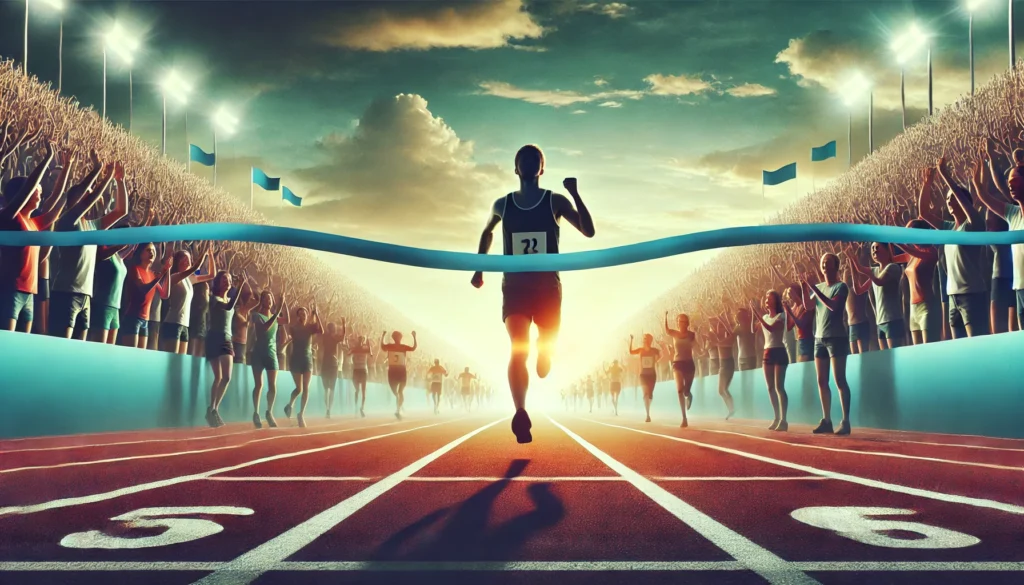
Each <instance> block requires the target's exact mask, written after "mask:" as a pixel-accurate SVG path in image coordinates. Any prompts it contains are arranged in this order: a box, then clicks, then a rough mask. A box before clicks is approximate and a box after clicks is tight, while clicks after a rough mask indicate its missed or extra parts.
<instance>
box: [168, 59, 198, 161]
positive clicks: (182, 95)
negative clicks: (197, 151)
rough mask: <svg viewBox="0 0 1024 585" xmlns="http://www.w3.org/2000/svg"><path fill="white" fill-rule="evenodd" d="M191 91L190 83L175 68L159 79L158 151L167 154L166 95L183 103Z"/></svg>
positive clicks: (186, 136)
mask: <svg viewBox="0 0 1024 585" xmlns="http://www.w3.org/2000/svg"><path fill="white" fill-rule="evenodd" d="M191 92H192V85H191V84H190V83H188V82H187V81H185V80H184V79H183V78H182V76H181V74H180V73H178V71H177V70H175V69H171V70H169V71H167V73H165V74H164V78H163V79H162V80H161V81H160V94H161V96H162V100H161V101H162V102H163V123H162V125H161V135H160V153H161V154H163V155H166V154H167V96H168V95H170V96H171V97H172V98H174V100H175V101H177V102H178V103H180V104H182V105H185V104H187V103H188V94H189V93H191ZM185 138H186V141H187V139H188V129H187V122H186V130H185Z"/></svg>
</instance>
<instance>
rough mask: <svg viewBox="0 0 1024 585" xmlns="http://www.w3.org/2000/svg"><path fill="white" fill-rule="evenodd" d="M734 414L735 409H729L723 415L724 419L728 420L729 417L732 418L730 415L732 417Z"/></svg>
mask: <svg viewBox="0 0 1024 585" xmlns="http://www.w3.org/2000/svg"><path fill="white" fill-rule="evenodd" d="M735 414H736V411H735V410H730V411H729V414H727V415H725V420H729V419H730V418H732V417H733V416H734V415H735Z"/></svg>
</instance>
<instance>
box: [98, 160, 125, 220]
mask: <svg viewBox="0 0 1024 585" xmlns="http://www.w3.org/2000/svg"><path fill="white" fill-rule="evenodd" d="M112 176H113V178H114V180H116V181H117V184H116V193H115V195H114V209H112V210H111V211H110V213H108V214H106V215H104V216H103V219H101V220H100V229H101V230H108V229H110V228H111V227H113V226H114V224H116V223H117V222H119V221H121V220H122V219H124V217H125V216H126V215H128V190H127V189H125V186H124V167H123V166H122V165H121V163H114V173H113V175H112ZM109 184H110V183H109V181H108V183H107V185H109ZM104 190H105V189H104Z"/></svg>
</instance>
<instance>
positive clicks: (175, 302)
mask: <svg viewBox="0 0 1024 585" xmlns="http://www.w3.org/2000/svg"><path fill="white" fill-rule="evenodd" d="M192 294H193V292H192V281H191V280H189V279H187V278H185V279H182V280H181V282H178V283H177V284H172V285H171V294H170V296H169V297H168V299H167V316H166V317H164V323H170V324H172V325H181V326H182V327H188V326H189V323H190V319H189V317H190V314H189V313H190V310H191V308H192Z"/></svg>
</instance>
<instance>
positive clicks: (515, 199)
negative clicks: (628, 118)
mask: <svg viewBox="0 0 1024 585" xmlns="http://www.w3.org/2000/svg"><path fill="white" fill-rule="evenodd" d="M515 169H516V174H517V175H518V176H519V190H518V191H515V192H513V193H509V194H508V195H506V196H505V197H502V198H501V199H498V200H497V201H495V202H494V205H493V206H492V207H491V212H490V217H489V218H488V220H487V224H486V226H485V227H484V230H483V233H482V234H481V236H480V247H479V250H478V251H479V253H481V254H486V253H487V252H488V251H489V250H490V248H491V242H492V241H493V239H494V228H496V227H497V226H498V223H501V224H502V243H503V247H504V254H505V255H507V256H508V255H515V256H519V255H524V254H557V253H559V233H560V228H559V220H561V219H562V218H563V217H564V218H565V219H566V221H568V222H569V224H570V225H572V226H573V227H575V228H576V229H577V230H579V232H580V233H581V234H583V235H584V236H586V237H588V238H592V237H594V221H593V219H592V218H591V217H590V212H589V211H588V210H587V208H586V206H585V205H584V204H583V200H582V199H581V198H580V194H579V191H577V189H576V179H574V178H568V179H565V181H563V185H564V186H565V189H566V190H567V191H568V192H569V194H570V195H571V196H572V198H573V201H572V202H570V201H569V200H568V199H567V198H566V197H565V196H563V195H558V194H554V193H552V192H551V191H548V190H544V189H541V188H540V184H539V183H540V177H541V175H543V174H544V153H543V152H541V149H540V148H538V147H537V146H535V145H532V144H530V145H527V146H524V147H522V148H520V149H519V152H517V153H516V158H515ZM574 204H575V205H574ZM472 284H473V286H475V287H476V288H480V287H481V286H483V284H484V277H483V273H482V272H477V273H475V274H474V275H473V279H472ZM501 289H502V296H503V302H502V320H503V321H504V322H505V329H506V330H507V331H508V335H509V339H510V340H511V341H512V356H511V358H510V360H509V366H508V383H509V388H510V390H511V392H512V402H513V403H514V405H515V408H516V414H515V416H514V417H512V432H513V433H514V434H515V436H516V441H518V442H519V443H529V442H531V441H532V440H533V436H532V435H531V434H530V428H531V427H532V423H531V422H530V416H529V415H528V414H527V413H526V390H527V388H528V387H529V373H528V372H527V369H526V358H527V356H528V355H529V353H530V325H531V323H533V324H536V325H537V331H538V340H537V376H538V377H540V378H545V377H546V376H547V375H548V372H549V371H550V370H551V352H552V350H553V349H554V342H555V338H556V336H557V334H558V327H559V323H560V320H561V304H562V286H561V281H560V279H559V276H558V273H557V272H523V273H507V274H505V276H504V280H503V282H502V286H501Z"/></svg>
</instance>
